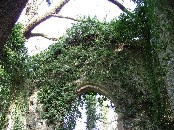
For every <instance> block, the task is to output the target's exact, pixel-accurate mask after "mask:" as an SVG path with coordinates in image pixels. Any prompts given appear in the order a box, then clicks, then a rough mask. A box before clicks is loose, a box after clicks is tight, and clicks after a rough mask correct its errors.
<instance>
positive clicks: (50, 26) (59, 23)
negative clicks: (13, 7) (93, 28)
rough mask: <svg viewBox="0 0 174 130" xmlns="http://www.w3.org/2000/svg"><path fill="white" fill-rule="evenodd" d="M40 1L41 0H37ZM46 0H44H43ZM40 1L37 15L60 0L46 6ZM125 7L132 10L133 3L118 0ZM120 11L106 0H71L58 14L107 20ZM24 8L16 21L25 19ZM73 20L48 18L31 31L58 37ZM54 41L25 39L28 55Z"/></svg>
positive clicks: (54, 0)
mask: <svg viewBox="0 0 174 130" xmlns="http://www.w3.org/2000/svg"><path fill="white" fill-rule="evenodd" d="M39 1H40V2H41V1H43V0H39ZM45 1H46V0H45ZM45 1H44V2H42V4H41V5H40V6H39V9H38V15H41V14H43V13H45V12H46V11H48V10H49V9H50V8H52V7H54V6H55V4H57V3H59V2H60V0H52V4H51V6H50V7H48V5H47V3H46V2H45ZM118 1H119V2H120V3H122V4H123V5H124V6H125V7H126V8H127V9H130V10H133V9H134V8H135V6H136V5H135V4H134V3H133V2H131V0H118ZM121 12H122V11H121V10H120V9H119V8H118V7H117V6H116V5H114V4H112V3H111V2H109V1H108V0H71V1H70V2H69V3H68V4H66V5H65V6H64V7H63V9H62V10H61V11H60V13H59V14H60V15H63V16H69V17H73V18H78V17H83V16H91V17H94V16H96V17H97V18H98V19H99V20H101V21H102V20H103V19H104V18H106V20H107V21H110V20H111V19H113V18H115V17H118V16H119V15H120V13H121ZM25 18H26V16H25V10H24V11H23V13H22V14H21V16H20V18H19V20H18V22H21V23H24V21H25ZM72 23H74V21H72V20H67V19H60V18H50V19H48V20H46V21H45V22H43V23H41V24H40V25H39V26H37V27H36V28H35V29H34V30H33V32H42V33H45V34H47V35H49V36H52V37H60V36H61V35H63V34H65V32H66V29H67V28H69V27H71V26H72ZM52 43H54V42H53V41H50V40H47V39H45V38H41V37H33V38H30V39H29V40H27V42H26V44H25V45H26V47H27V49H28V54H29V55H35V54H37V53H39V52H40V51H42V50H44V49H46V48H48V46H49V45H51V44H52Z"/></svg>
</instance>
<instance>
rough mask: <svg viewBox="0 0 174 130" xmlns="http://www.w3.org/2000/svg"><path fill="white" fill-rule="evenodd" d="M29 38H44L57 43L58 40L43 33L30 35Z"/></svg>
mask: <svg viewBox="0 0 174 130" xmlns="http://www.w3.org/2000/svg"><path fill="white" fill-rule="evenodd" d="M29 37H44V38H46V39H48V40H52V41H57V39H58V38H54V37H50V36H48V35H46V34H44V33H30V36H29Z"/></svg>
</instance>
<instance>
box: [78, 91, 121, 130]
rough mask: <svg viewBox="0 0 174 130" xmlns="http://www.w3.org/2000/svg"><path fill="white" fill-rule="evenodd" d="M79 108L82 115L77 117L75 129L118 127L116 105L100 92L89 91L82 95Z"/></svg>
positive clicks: (109, 129) (109, 128)
mask: <svg viewBox="0 0 174 130" xmlns="http://www.w3.org/2000/svg"><path fill="white" fill-rule="evenodd" d="M78 110H79V112H80V114H81V115H80V117H78V118H77V121H76V126H75V130H82V129H83V130H85V129H89V130H90V129H95V130H99V129H103V130H114V129H115V128H117V119H118V114H117V113H116V111H115V110H116V106H115V105H114V104H113V103H112V101H111V100H110V99H109V98H107V97H106V96H104V95H102V94H100V93H97V92H93V91H89V92H87V93H83V94H82V95H80V96H79V106H78Z"/></svg>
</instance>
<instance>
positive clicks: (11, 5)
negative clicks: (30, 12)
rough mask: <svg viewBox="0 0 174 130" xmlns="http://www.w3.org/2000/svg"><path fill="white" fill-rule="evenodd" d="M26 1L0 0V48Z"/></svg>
mask: <svg viewBox="0 0 174 130" xmlns="http://www.w3.org/2000/svg"><path fill="white" fill-rule="evenodd" d="M27 2H28V0H1V1H0V48H2V47H3V45H4V44H5V43H6V41H7V38H8V36H9V35H10V33H11V30H12V28H13V26H14V25H15V23H16V21H17V20H18V18H19V16H20V14H21V12H22V10H23V8H24V7H25V5H26V3H27ZM0 53H1V51H0Z"/></svg>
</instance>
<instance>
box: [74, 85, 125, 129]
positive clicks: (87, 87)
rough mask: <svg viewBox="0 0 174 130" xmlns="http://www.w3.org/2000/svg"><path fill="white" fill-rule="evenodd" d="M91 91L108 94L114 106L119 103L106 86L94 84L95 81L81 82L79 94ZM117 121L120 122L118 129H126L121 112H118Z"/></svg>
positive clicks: (78, 89)
mask: <svg viewBox="0 0 174 130" xmlns="http://www.w3.org/2000/svg"><path fill="white" fill-rule="evenodd" d="M89 91H93V92H97V93H99V94H102V95H104V96H106V97H107V98H108V99H109V100H111V102H112V103H113V104H114V106H116V105H117V104H116V101H115V100H114V98H113V95H112V92H111V91H110V90H109V89H107V87H106V86H103V85H98V84H94V83H85V84H81V85H80V86H79V87H78V88H77V94H78V95H81V94H83V93H86V92H89ZM117 114H118V113H117ZM117 122H118V123H117V129H118V130H124V127H123V119H122V116H121V115H120V114H118V119H117Z"/></svg>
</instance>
